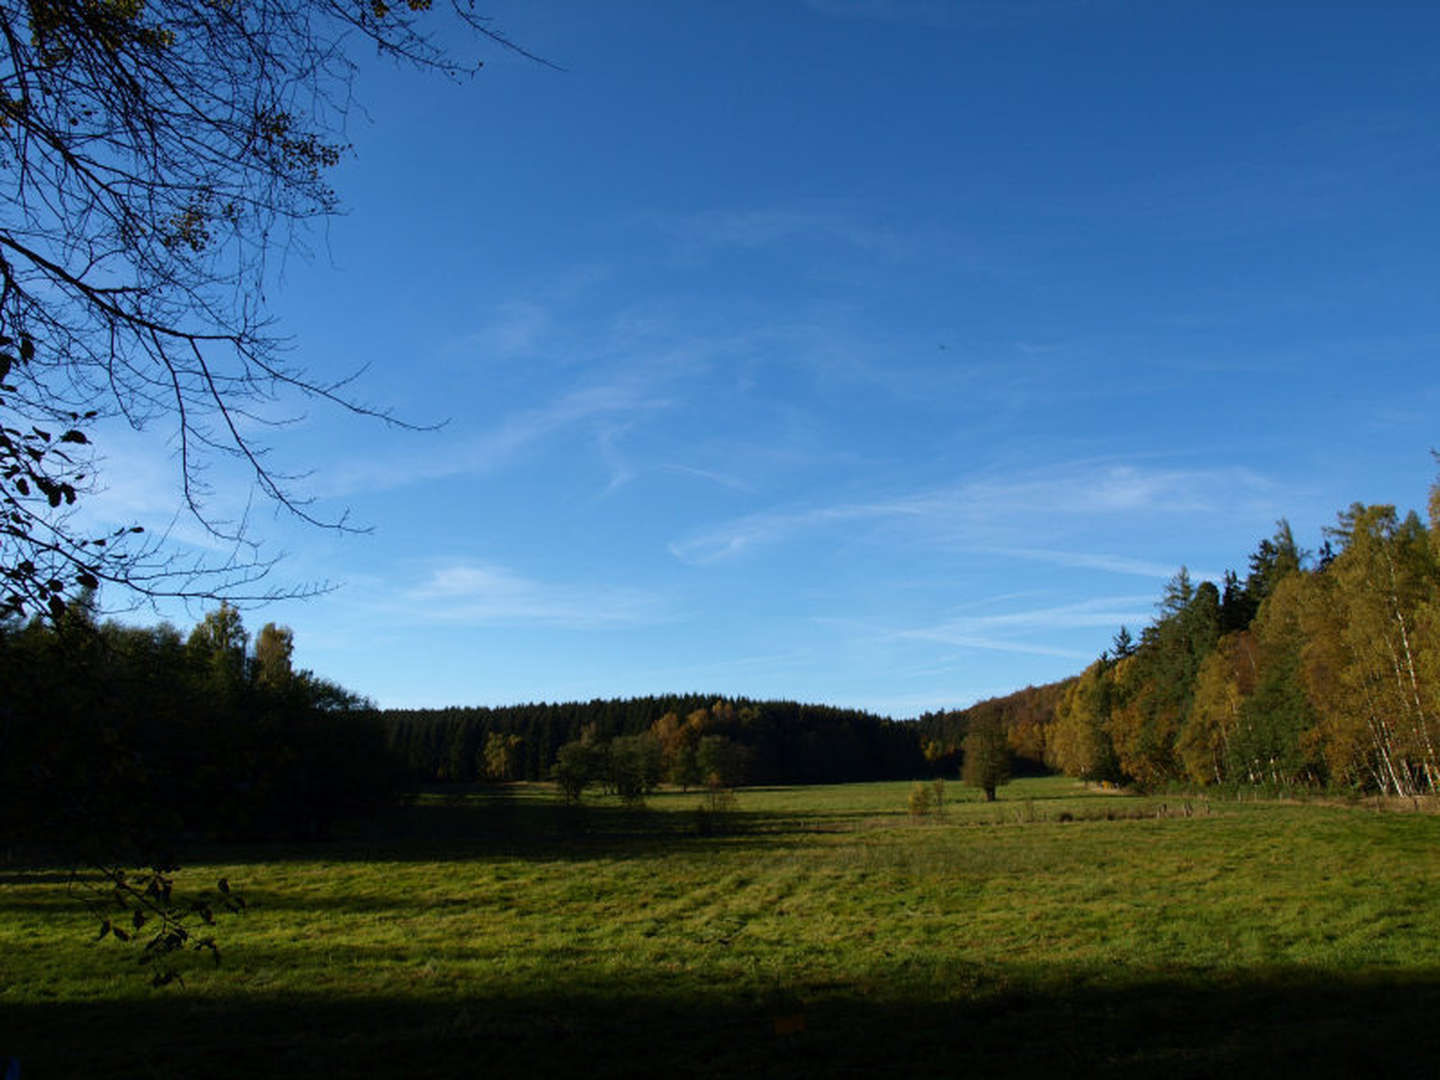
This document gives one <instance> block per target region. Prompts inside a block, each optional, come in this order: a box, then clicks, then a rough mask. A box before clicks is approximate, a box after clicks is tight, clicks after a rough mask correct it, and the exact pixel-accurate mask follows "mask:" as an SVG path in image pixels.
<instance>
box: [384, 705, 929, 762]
mask: <svg viewBox="0 0 1440 1080" xmlns="http://www.w3.org/2000/svg"><path fill="white" fill-rule="evenodd" d="M379 715H380V722H381V725H382V727H383V729H384V731H385V739H386V744H387V745H388V746H389V747H390V749H391V751H392V753H393V754H394V755H395V756H396V758H397V760H398V762H399V763H400V764H401V766H402V769H403V775H404V777H405V779H406V780H407V781H408V782H411V783H419V784H427V783H470V782H474V781H476V780H482V779H485V778H486V776H485V764H484V752H485V747H486V745H487V742H488V741H489V739H490V737H491V736H492V735H500V736H515V737H518V738H519V739H520V740H521V742H520V747H519V749H518V753H517V758H518V760H517V761H516V763H515V769H514V772H513V775H512V776H511V777H510V778H512V779H517V780H532V781H535V780H548V779H550V776H551V772H550V770H551V766H552V764H553V762H554V761H555V756H556V753H557V752H558V751H559V749H560V747H561V746H563V745H565V744H566V743H569V742H574V741H577V740H581V739H589V740H593V741H595V742H597V743H602V744H603V743H607V742H609V741H611V740H613V739H616V738H621V737H626V736H638V735H646V734H648V733H650V732H651V731H652V730H654V729H655V728H656V725H657V724H659V723H661V721H662V720H663V719H664V718H665V717H667V716H670V717H674V718H675V720H676V721H679V722H684V721H686V720H690V721H691V723H692V724H693V725H694V726H696V727H703V729H704V731H705V732H706V733H707V734H709V735H712V736H719V737H723V738H726V739H729V740H731V741H733V742H735V743H737V744H738V745H741V746H744V747H745V748H747V750H748V751H749V754H750V759H749V767H748V769H747V771H746V782H747V783H750V784H816V783H847V782H854V781H863V780H894V779H909V778H912V777H915V776H918V775H922V774H923V773H924V772H926V771H927V766H926V763H925V760H924V757H923V755H922V754H921V751H920V745H919V743H918V742H917V741H916V740H915V738H914V734H913V727H912V724H911V722H908V721H900V720H892V719H890V718H889V717H883V716H878V715H876V714H874V713H870V712H866V711H865V710H862V709H845V708H839V707H836V706H831V705H809V704H804V703H801V702H797V701H773V700H772V701H761V700H755V699H752V698H746V697H727V696H724V695H718V694H698V693H686V694H660V695H649V696H646V697H633V698H605V699H602V698H596V699H593V700H591V701H584V702H579V701H577V702H562V703H555V704H551V703H547V702H537V703H529V704H524V705H505V706H451V707H449V708H440V709H382V710H380V714H379Z"/></svg>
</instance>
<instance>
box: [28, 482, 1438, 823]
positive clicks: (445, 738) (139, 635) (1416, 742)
mask: <svg viewBox="0 0 1440 1080" xmlns="http://www.w3.org/2000/svg"><path fill="white" fill-rule="evenodd" d="M1429 510H1430V515H1429V516H1430V520H1429V523H1428V524H1427V523H1426V522H1424V521H1422V519H1421V518H1420V516H1419V515H1418V514H1416V513H1414V512H1411V513H1408V514H1406V515H1404V516H1401V515H1400V514H1399V513H1398V512H1397V511H1396V509H1395V508H1394V507H1392V506H1387V505H1381V506H1369V505H1364V504H1360V503H1356V504H1355V505H1353V506H1351V507H1350V508H1349V509H1347V510H1345V511H1343V512H1341V513H1340V514H1339V515H1338V517H1337V519H1336V523H1335V524H1334V525H1333V526H1331V527H1329V528H1328V529H1327V530H1326V532H1325V535H1324V541H1323V544H1322V546H1321V547H1320V549H1319V550H1318V551H1317V552H1309V551H1306V550H1305V549H1303V548H1302V547H1301V546H1300V545H1299V544H1298V543H1297V541H1296V539H1295V537H1294V535H1293V533H1292V530H1291V528H1290V526H1289V524H1288V523H1286V522H1285V521H1283V520H1282V521H1280V522H1279V523H1278V525H1277V528H1276V531H1275V533H1274V535H1272V536H1270V537H1268V538H1266V539H1263V540H1261V541H1260V542H1259V544H1258V545H1257V547H1256V549H1255V551H1254V552H1253V554H1251V555H1250V557H1249V562H1248V567H1247V571H1246V573H1245V576H1244V577H1241V576H1240V575H1239V574H1238V573H1235V572H1233V571H1232V572H1227V573H1226V575H1225V577H1224V579H1223V580H1222V581H1221V582H1219V583H1218V584H1217V583H1215V582H1210V581H1201V582H1198V583H1197V582H1195V581H1193V580H1192V579H1191V577H1190V575H1189V574H1188V573H1187V572H1186V571H1185V570H1184V569H1183V568H1182V569H1181V570H1180V571H1179V572H1178V573H1177V574H1176V575H1175V576H1174V578H1172V579H1171V581H1170V582H1169V583H1168V585H1167V586H1166V588H1165V590H1164V593H1163V595H1162V596H1161V597H1160V598H1159V601H1158V603H1157V614H1156V617H1155V619H1154V620H1153V621H1152V622H1151V623H1150V625H1148V626H1145V627H1143V628H1141V630H1140V632H1139V634H1138V636H1132V635H1131V633H1130V631H1129V629H1128V628H1126V627H1121V628H1119V630H1118V632H1117V633H1116V635H1115V638H1114V642H1113V646H1112V647H1111V648H1110V649H1107V650H1106V651H1105V652H1104V653H1102V654H1101V655H1100V656H1099V658H1097V659H1096V660H1095V661H1094V663H1092V664H1090V665H1089V666H1088V667H1087V668H1086V669H1085V670H1084V671H1083V672H1080V673H1079V674H1078V675H1077V676H1075V677H1073V678H1071V679H1067V680H1063V681H1061V682H1058V683H1052V684H1049V685H1045V686H1038V687H1034V686H1032V687H1027V688H1025V689H1023V690H1020V691H1018V692H1016V693H1014V694H1012V695H1009V696H1008V697H1005V698H997V699H992V700H989V701H982V702H980V703H978V704H975V705H973V706H971V707H969V708H967V709H963V710H956V711H946V712H935V713H928V714H926V715H923V716H921V717H919V718H918V719H916V720H911V721H901V720H893V719H890V718H887V717H880V716H876V715H874V714H871V713H866V712H863V711H860V710H854V709H842V708H836V707H831V706H822V705H807V704H801V703H798V702H793V701H755V700H750V699H746V698H727V697H723V696H717V695H702V694H684V695H665V696H653V697H645V698H632V699H625V700H618V699H617V700H595V701H590V702H576V703H567V704H546V703H538V704H527V705H515V706H508V707H500V708H478V707H457V708H450V709H438V710H412V709H389V710H380V709H377V708H376V707H375V706H374V705H373V704H372V703H370V702H368V701H367V700H366V699H364V698H363V697H362V696H360V695H358V694H356V693H354V692H351V691H349V690H346V689H345V688H342V687H340V686H337V685H335V684H333V683H331V682H329V681H327V680H326V679H324V678H323V677H320V676H318V675H316V674H314V673H313V672H310V671H303V670H300V671H297V670H294V669H293V667H292V662H291V657H292V654H293V649H294V636H293V633H292V631H291V630H289V629H288V628H286V627H278V626H276V625H274V624H273V623H270V624H266V625H265V626H263V627H262V628H261V630H260V631H259V632H258V634H255V635H254V636H253V639H252V636H251V635H250V633H249V632H248V631H247V630H246V629H245V627H244V624H243V621H242V618H241V615H240V613H239V612H238V611H237V610H236V609H235V608H233V607H230V606H229V605H222V606H220V607H219V608H217V609H216V610H214V611H212V612H210V613H209V614H208V615H206V616H205V618H204V619H203V620H201V621H200V622H199V623H198V624H197V625H196V626H195V627H194V628H193V629H192V630H191V632H190V633H189V634H188V635H183V636H182V634H181V633H180V632H179V631H178V630H177V629H176V628H174V627H173V626H170V625H169V624H161V625H158V626H155V627H148V628H146V627H135V626H126V625H122V624H120V623H118V622H114V621H106V622H103V623H101V622H98V621H97V618H96V616H95V614H94V597H93V595H91V594H88V593H87V594H84V595H82V596H81V597H80V598H79V599H77V600H75V601H73V602H72V603H70V604H69V605H68V606H67V607H66V608H65V610H64V612H63V614H62V616H61V617H60V618H59V619H53V618H42V617H36V618H33V619H31V620H30V621H29V622H24V623H22V622H20V621H19V620H17V619H14V618H12V619H9V620H7V621H5V622H0V702H3V705H0V723H3V739H4V753H3V755H0V791H3V796H0V797H3V799H4V812H3V820H4V823H5V826H6V831H7V836H8V837H9V838H10V845H11V848H12V850H13V849H15V848H17V847H24V845H25V843H26V839H27V838H32V839H33V838H35V837H37V836H39V835H42V834H43V835H44V836H45V837H47V838H48V840H50V841H54V840H55V839H57V838H62V837H70V838H75V839H77V840H78V839H81V838H83V841H84V843H87V844H93V845H97V846H100V847H102V848H108V849H109V850H111V851H113V848H114V844H115V843H116V842H117V839H120V838H123V839H124V840H125V841H126V842H133V841H136V840H137V838H142V839H143V840H144V843H145V844H147V845H149V846H150V847H151V848H152V849H153V847H154V846H155V845H162V846H163V844H164V843H170V842H174V841H176V840H178V839H179V838H181V837H186V836H189V837H205V838H213V839H253V838H258V837H289V838H305V837H323V836H325V835H327V834H328V833H329V831H330V829H331V827H332V824H333V822H334V821H335V820H336V819H337V818H338V817H343V816H346V815H349V814H354V813H357V812H364V811H366V810H368V809H372V808H374V807H377V806H379V805H381V804H384V803H386V802H388V801H392V800H393V799H394V798H395V797H396V796H397V793H399V792H402V791H407V790H409V791H413V790H417V789H419V788H422V787H425V786H427V785H435V784H442V785H443V784H470V783H475V782H485V781H517V780H526V781H549V780H555V781H556V782H557V788H558V791H559V793H560V794H561V795H563V796H565V797H566V798H569V799H572V800H574V799H578V798H580V797H581V796H582V795H583V793H584V792H585V791H586V790H587V789H588V788H590V787H592V786H593V787H596V788H598V789H600V790H602V791H605V792H609V793H616V794H620V795H621V796H622V797H624V798H626V799H627V800H628V801H632V802H638V801H640V800H642V799H643V798H644V797H645V796H646V795H647V794H650V793H653V792H654V791H656V790H657V789H658V788H659V787H660V786H661V785H662V784H669V785H674V786H677V787H679V788H681V789H682V790H684V789H686V788H690V787H700V786H705V785H719V786H722V787H725V788H733V787H736V786H741V785H746V784H749V785H781V784H785V785H789V784H816V783H846V782H855V781H874V780H898V779H912V778H917V777H921V776H946V775H949V776H954V775H956V774H957V772H959V771H960V770H961V768H962V765H963V761H964V758H965V751H966V747H967V737H970V736H974V737H975V738H972V739H971V740H970V744H969V745H970V746H971V747H972V748H973V747H974V746H976V745H978V744H977V743H976V741H975V739H977V738H979V737H980V736H981V735H982V734H984V733H987V732H989V733H998V736H997V737H1000V738H1003V741H1004V746H1005V749H1006V752H1007V756H1008V764H1005V765H1004V766H1003V768H1002V771H1003V772H1004V773H1005V774H1006V775H1009V774H1012V773H1013V774H1015V775H1021V776H1024V775H1037V774H1042V773H1046V772H1052V773H1053V772H1058V773H1064V774H1066V775H1068V776H1071V777H1075V778H1079V779H1082V780H1087V781H1095V782H1108V783H1110V784H1113V785H1129V786H1132V787H1134V788H1136V789H1138V790H1146V791H1154V790H1160V789H1164V788H1167V787H1191V788H1209V787H1220V788H1244V789H1253V790H1264V791H1275V792H1283V791H1290V790H1295V789H1307V790H1331V791H1340V792H1349V793H1377V794H1385V795H1394V796H1416V795H1421V794H1433V793H1435V791H1436V786H1437V784H1440V485H1437V486H1436V488H1435V489H1433V490H1432V492H1431V499H1430V507H1429Z"/></svg>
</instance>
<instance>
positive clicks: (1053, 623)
mask: <svg viewBox="0 0 1440 1080" xmlns="http://www.w3.org/2000/svg"><path fill="white" fill-rule="evenodd" d="M967 606H968V605H967ZM1151 607H1152V598H1151V597H1149V596H1141V595H1127V596H1108V597H1095V598H1091V599H1088V600H1082V601H1079V602H1076V603H1072V604H1060V605H1050V606H1046V607H1036V608H1024V609H1020V610H1015V611H1005V612H998V613H995V614H989V615H974V614H955V615H952V616H951V617H950V618H947V619H943V620H941V621H940V622H937V623H932V624H930V625H926V626H918V627H908V628H905V629H900V630H895V629H891V628H882V627H877V626H875V625H866V624H863V623H857V622H856V621H855V620H847V619H829V618H817V619H816V620H815V621H816V622H818V623H822V624H827V625H834V626H843V627H848V628H850V629H852V630H856V629H859V630H861V631H862V632H863V633H865V634H868V635H870V636H872V637H874V638H875V639H876V640H880V641H897V640H898V641H928V642H934V643H936V644H940V645H945V646H949V647H951V648H957V649H978V650H982V651H988V652H1006V653H1019V654H1022V655H1028V656H1056V657H1061V658H1063V659H1066V660H1087V659H1089V658H1090V656H1091V654H1090V653H1088V652H1085V651H1082V650H1077V649H1074V648H1069V647H1067V646H1063V645H1057V644H1055V643H1054V642H1053V641H1051V640H1047V638H1049V637H1051V636H1052V635H1054V634H1056V633H1063V632H1064V631H1068V630H1089V629H1095V628H1114V627H1119V626H1121V625H1129V626H1142V625H1144V624H1146V623H1148V622H1149V621H1150V619H1151V617H1152V616H1151V613H1150V611H1148V610H1147V609H1148V608H1151Z"/></svg>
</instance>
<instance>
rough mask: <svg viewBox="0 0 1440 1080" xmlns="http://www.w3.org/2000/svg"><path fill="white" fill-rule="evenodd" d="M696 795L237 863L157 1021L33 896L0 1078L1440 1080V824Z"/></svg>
mask: <svg viewBox="0 0 1440 1080" xmlns="http://www.w3.org/2000/svg"><path fill="white" fill-rule="evenodd" d="M908 790H909V785H908V784H872V785H851V786H839V787H832V788H811V789H772V790H752V791H744V792H741V793H740V798H739V809H738V810H737V811H736V813H735V815H733V817H732V818H731V819H730V820H729V821H728V823H727V825H728V830H727V831H725V832H723V833H721V834H719V835H709V836H702V835H697V833H696V831H695V829H694V828H693V827H692V814H693V810H694V807H695V803H696V798H697V797H696V796H695V794H694V793H690V794H689V795H681V794H680V793H666V794H664V795H662V796H661V797H659V798H657V799H655V800H652V806H651V808H650V809H649V810H648V811H645V812H642V813H635V812H631V811H626V810H624V809H622V808H619V807H618V806H616V805H613V804H610V803H608V802H606V801H604V800H599V801H596V802H595V803H594V804H593V805H591V806H589V807H587V808H586V810H585V812H584V813H582V814H581V815H580V816H579V817H576V816H575V815H573V814H569V813H568V812H566V811H564V810H563V808H559V807H557V805H556V804H555V803H554V801H553V800H552V799H551V797H550V795H549V793H548V792H547V791H543V790H541V789H538V788H526V787H519V788H512V789H507V790H506V791H505V792H504V793H503V796H501V797H497V796H496V794H495V793H472V794H467V795H464V796H460V797H455V796H426V797H423V798H422V799H421V800H420V801H419V802H418V803H417V804H416V805H415V806H412V807H409V808H405V809H404V810H402V811H399V812H397V813H396V814H395V815H393V816H392V817H390V818H389V819H387V820H385V821H384V822H381V823H377V825H376V826H374V827H371V828H369V829H367V830H365V831H362V832H357V833H356V834H354V835H352V836H350V837H348V838H347V839H345V840H344V841H342V842H338V843H336V844H332V845H328V846H321V847H308V848H306V847H274V848H268V849H257V850H255V851H251V852H245V853H243V854H242V853H239V852H237V851H236V850H234V849H230V850H225V851H218V852H213V853H211V857H210V859H209V860H208V861H202V862H198V863H196V862H192V864H191V866H190V868H189V869H188V870H187V871H186V874H189V875H195V876H196V877H197V878H198V880H200V881H202V882H204V881H207V880H213V879H214V878H215V877H218V876H220V875H222V874H223V875H225V876H228V877H229V878H230V879H231V881H233V882H235V883H236V884H237V885H240V886H242V887H243V888H244V889H245V891H246V895H247V898H248V899H249V901H250V903H251V912H250V914H248V915H247V916H245V917H244V918H239V919H232V920H227V921H226V922H225V923H224V924H223V925H222V926H221V927H220V928H219V934H220V939H221V944H222V948H223V949H224V951H225V957H226V959H225V963H224V965H223V966H222V967H221V968H220V969H219V970H210V969H207V968H206V967H205V966H203V965H201V966H196V967H194V968H193V969H191V970H189V971H187V972H186V980H187V983H186V987H185V988H184V989H175V988H167V989H164V990H159V991H156V990H152V989H151V988H150V987H149V986H148V985H147V984H146V983H145V982H144V980H143V978H141V977H140V976H139V975H138V974H137V973H136V971H135V969H134V967H133V966H132V961H133V955H129V954H127V953H126V952H125V950H124V949H123V947H120V946H116V945H115V944H114V943H113V942H111V941H108V940H107V941H104V942H94V941H92V940H90V939H91V938H92V937H93V929H92V928H91V927H90V925H89V924H87V923H86V921H85V918H84V916H83V914H82V913H80V912H78V911H77V910H76V909H75V907H74V904H73V901H71V900H70V899H69V898H67V896H66V893H65V888H64V885H63V883H62V882H60V881H58V880H57V875H56V874H54V873H53V872H46V871H40V872H35V873H20V872H14V873H10V874H8V875H7V876H6V877H5V878H4V884H0V1056H3V1055H4V1054H6V1053H11V1054H17V1055H18V1056H19V1057H20V1058H21V1059H22V1061H23V1062H24V1070H25V1071H24V1075H25V1076H26V1077H27V1078H28V1077H35V1076H78V1075H94V1076H133V1077H151V1076H166V1077H169V1076H174V1077H180V1076H201V1075H204V1076H214V1077H230V1076H235V1077H239V1076H254V1075H275V1076H288V1075H303V1074H307V1073H310V1072H316V1071H330V1072H333V1073H335V1074H337V1075H357V1076H358V1075H364V1076H394V1077H400V1076H464V1075H474V1074H477V1073H495V1074H499V1075H506V1074H510V1073H529V1074H536V1075H560V1074H573V1073H576V1072H583V1073H584V1074H586V1075H599V1076H619V1075H631V1074H635V1073H637V1072H645V1073H651V1072H658V1071H661V1070H673V1071H678V1072H680V1073H683V1074H699V1075H710V1076H721V1075H727V1076H728V1075H735V1074H755V1075H777V1076H778V1075H797V1074H809V1075H871V1074H874V1073H876V1072H882V1073H890V1074H899V1073H907V1074H908V1073H913V1072H916V1071H918V1070H922V1069H923V1070H927V1071H940V1072H943V1074H945V1075H960V1074H969V1075H1038V1074H1040V1073H1042V1072H1045V1073H1054V1072H1057V1071H1059V1072H1061V1073H1062V1074H1074V1073H1075V1072H1077V1071H1085V1072H1097V1071H1103V1072H1105V1073H1107V1074H1111V1075H1126V1076H1129V1075H1133V1076H1140V1075H1142V1074H1153V1073H1155V1072H1156V1071H1157V1070H1163V1072H1164V1074H1165V1075H1168V1076H1177V1075H1178V1076H1209V1075H1213V1074H1215V1073H1216V1072H1219V1071H1222V1070H1224V1071H1233V1072H1235V1073H1237V1074H1243V1075H1248V1076H1254V1075H1269V1076H1275V1075H1293V1074H1295V1073H1297V1072H1301V1071H1304V1072H1306V1073H1310V1074H1315V1075H1325V1076H1331V1075H1336V1076H1338V1075H1350V1074H1354V1073H1359V1072H1365V1073H1369V1072H1373V1071H1376V1070H1378V1069H1399V1070H1401V1071H1403V1072H1404V1073H1406V1074H1407V1075H1409V1074H1412V1073H1415V1072H1417V1071H1419V1072H1424V1071H1427V1068H1426V1067H1425V1066H1424V1063H1425V1062H1427V1061H1429V1060H1433V1057H1432V1055H1434V1054H1435V1052H1436V1051H1437V1050H1440V1036H1437V1035H1436V1034H1435V1029H1436V1025H1435V1024H1434V1023H1433V1016H1434V1015H1436V1012H1435V1010H1436V1008H1437V1006H1440V901H1437V900H1436V898H1435V888H1434V884H1435V881H1436V880H1437V878H1436V870H1437V869H1440V865H1437V860H1436V856H1435V852H1436V850H1437V848H1436V841H1437V839H1440V818H1437V817H1435V816H1433V815H1418V814H1398V813H1375V812H1373V811H1368V810H1357V809H1353V808H1345V807H1335V806H1290V805H1282V804H1273V803H1271V804H1254V803H1252V804H1243V805H1242V804H1218V805H1215V806H1210V805H1208V804H1199V803H1196V804H1193V805H1188V806H1186V805H1181V804H1178V803H1176V801H1175V800H1173V799H1171V800H1169V801H1167V800H1164V799H1153V800H1143V799H1136V798H1131V797H1128V796H1117V795H1113V794H1106V795H1099V794H1096V793H1091V792H1086V791H1084V790H1083V789H1080V788H1078V787H1077V786H1075V785H1074V784H1072V783H1070V782H1068V781H1063V780H1041V781H1023V782H1019V783H1017V784H1015V785H1013V786H1012V788H1010V789H1006V790H1005V791H1004V792H1003V794H1002V801H1001V802H1000V803H997V804H993V805H986V804H981V803H978V802H975V801H974V799H973V793H966V792H965V791H964V789H961V788H960V787H959V785H952V786H951V787H950V793H949V795H948V797H947V800H946V804H945V807H944V812H943V814H940V815H931V816H928V817H926V818H923V819H916V818H912V817H911V816H909V815H908V814H907V813H906V812H905V806H906V796H907V793H908Z"/></svg>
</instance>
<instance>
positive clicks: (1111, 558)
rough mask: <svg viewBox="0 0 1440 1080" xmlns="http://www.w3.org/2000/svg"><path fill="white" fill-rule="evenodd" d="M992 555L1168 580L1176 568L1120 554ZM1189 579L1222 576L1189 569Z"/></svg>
mask: <svg viewBox="0 0 1440 1080" xmlns="http://www.w3.org/2000/svg"><path fill="white" fill-rule="evenodd" d="M991 553H992V554H995V555H1009V556H1013V557H1014V558H1017V559H1033V560H1034V561H1036V562H1048V563H1054V564H1055V565H1056V566H1078V567H1083V568H1085V569H1088V570H1105V571H1107V572H1109V573H1112V574H1131V575H1133V576H1135V577H1143V578H1159V579H1161V580H1164V581H1168V580H1169V579H1170V578H1172V577H1174V576H1175V572H1176V571H1177V570H1179V569H1180V568H1179V567H1178V566H1169V565H1167V564H1164V563H1157V562H1147V561H1145V560H1144V559H1129V558H1126V557H1124V556H1122V555H1105V554H1092V553H1089V552H1084V551H1051V550H1048V549H1045V548H1019V547H1006V548H994V549H991ZM1190 576H1191V577H1193V578H1196V579H1197V580H1203V579H1208V580H1210V581H1219V580H1220V579H1221V578H1222V577H1224V574H1223V573H1216V572H1214V571H1208V570H1200V569H1196V570H1192V571H1191V572H1190Z"/></svg>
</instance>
